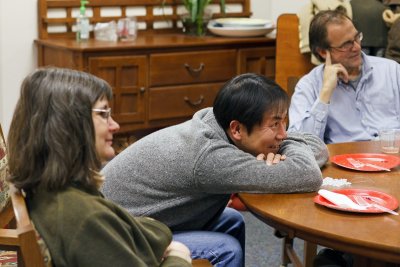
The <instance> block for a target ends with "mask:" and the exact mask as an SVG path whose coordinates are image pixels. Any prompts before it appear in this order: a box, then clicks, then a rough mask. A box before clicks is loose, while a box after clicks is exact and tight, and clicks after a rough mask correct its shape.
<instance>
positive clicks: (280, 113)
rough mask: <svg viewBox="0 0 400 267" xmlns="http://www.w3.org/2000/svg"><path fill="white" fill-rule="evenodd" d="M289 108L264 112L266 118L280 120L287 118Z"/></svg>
mask: <svg viewBox="0 0 400 267" xmlns="http://www.w3.org/2000/svg"><path fill="white" fill-rule="evenodd" d="M286 115H287V110H273V111H266V112H265V113H264V120H279V119H283V118H285V117H286Z"/></svg>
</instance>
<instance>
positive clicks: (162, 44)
mask: <svg viewBox="0 0 400 267" xmlns="http://www.w3.org/2000/svg"><path fill="white" fill-rule="evenodd" d="M35 42H36V43H37V44H39V45H44V46H50V47H55V48H62V49H68V50H75V51H81V52H85V51H87V52H90V51H105V50H116V49H118V50H142V49H146V50H148V49H157V48H164V49H165V48H180V47H207V46H209V47H212V46H226V45H229V46H232V45H233V46H234V45H238V46H240V45H243V46H246V45H265V46H274V45H275V39H273V38H270V37H265V36H263V37H251V38H249V37H246V38H226V37H217V36H203V37H197V36H189V35H185V34H183V33H168V34H167V33H160V34H146V33H142V34H139V36H138V38H137V39H136V40H135V41H130V42H121V41H117V42H111V41H110V42H108V41H97V40H95V39H89V40H87V41H84V42H78V41H76V40H75V39H70V38H64V39H62V38H60V39H37V40H35Z"/></svg>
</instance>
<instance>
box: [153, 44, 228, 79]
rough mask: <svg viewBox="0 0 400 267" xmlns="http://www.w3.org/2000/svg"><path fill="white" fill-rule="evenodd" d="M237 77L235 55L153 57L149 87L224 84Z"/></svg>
mask: <svg viewBox="0 0 400 267" xmlns="http://www.w3.org/2000/svg"><path fill="white" fill-rule="evenodd" d="M235 75H236V51H235V50H220V51H203V52H180V53H165V54H154V55H151V56H150V86H164V85H173V84H177V85H178V84H182V85H183V84H194V83H205V82H225V81H227V80H228V79H230V78H232V77H234V76H235Z"/></svg>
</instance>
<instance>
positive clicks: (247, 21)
mask: <svg viewBox="0 0 400 267" xmlns="http://www.w3.org/2000/svg"><path fill="white" fill-rule="evenodd" d="M214 22H215V23H216V24H218V25H219V26H222V27H235V28H239V27H264V26H266V25H269V26H272V22H271V21H269V20H265V19H255V18H219V19H215V20H214Z"/></svg>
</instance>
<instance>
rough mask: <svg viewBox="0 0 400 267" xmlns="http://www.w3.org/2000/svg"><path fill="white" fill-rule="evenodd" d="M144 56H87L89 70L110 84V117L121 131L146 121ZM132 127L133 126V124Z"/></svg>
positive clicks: (145, 66) (145, 65)
mask: <svg viewBox="0 0 400 267" xmlns="http://www.w3.org/2000/svg"><path fill="white" fill-rule="evenodd" d="M146 71H147V58H146V57H145V56H126V57H124V56H123V57H94V58H89V72H91V73H92V74H94V75H96V76H98V77H100V78H102V79H104V80H106V81H107V82H108V83H109V84H110V85H111V87H112V88H113V94H114V99H113V102H112V103H111V106H112V108H113V118H114V119H115V120H116V121H117V122H118V123H119V124H120V125H121V131H125V130H128V129H131V128H132V126H133V125H130V124H132V123H133V124H135V123H143V122H144V121H145V115H146V112H145V110H146V109H145V97H146V93H145V91H146V88H147V82H146ZM133 128H134V127H133Z"/></svg>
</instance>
